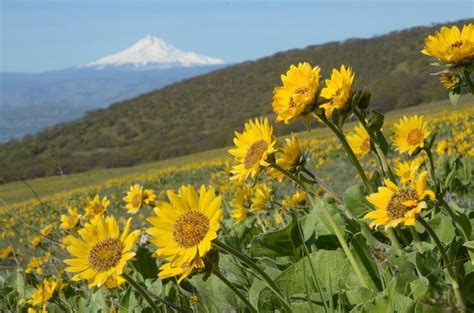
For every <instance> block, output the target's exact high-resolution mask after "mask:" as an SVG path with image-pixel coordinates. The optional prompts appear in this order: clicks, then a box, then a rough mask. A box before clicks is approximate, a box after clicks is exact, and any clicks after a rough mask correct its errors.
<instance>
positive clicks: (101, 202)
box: [86, 195, 110, 216]
mask: <svg viewBox="0 0 474 313" xmlns="http://www.w3.org/2000/svg"><path fill="white" fill-rule="evenodd" d="M109 204H110V201H109V200H108V199H107V197H103V198H102V199H100V197H99V196H98V195H96V196H95V197H94V198H93V199H92V200H90V201H89V203H88V204H87V207H86V216H94V215H100V214H102V213H104V212H105V210H106V209H107V207H108V206H109Z"/></svg>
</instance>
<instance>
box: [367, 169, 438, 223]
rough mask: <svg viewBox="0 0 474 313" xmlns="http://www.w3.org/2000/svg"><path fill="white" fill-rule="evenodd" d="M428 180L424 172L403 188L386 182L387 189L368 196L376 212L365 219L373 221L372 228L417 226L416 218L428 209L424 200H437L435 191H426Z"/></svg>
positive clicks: (426, 173) (381, 188) (382, 188)
mask: <svg viewBox="0 0 474 313" xmlns="http://www.w3.org/2000/svg"><path fill="white" fill-rule="evenodd" d="M414 175H415V174H413V176H414ZM427 178H428V172H426V171H425V172H422V173H421V174H420V175H419V176H418V178H417V179H415V176H414V177H413V179H412V180H410V183H409V184H407V185H404V186H403V187H402V188H399V187H398V186H397V185H395V184H394V183H392V182H391V181H389V180H385V185H386V187H379V188H378V192H377V193H373V194H371V195H369V196H367V200H368V201H369V202H370V203H371V204H373V205H374V206H375V209H376V210H375V211H371V212H369V213H367V214H366V215H365V216H364V219H370V220H373V221H372V223H371V224H370V226H371V227H376V226H379V225H385V227H386V228H387V227H396V226H398V225H399V224H404V225H406V226H413V225H415V220H416V216H417V215H418V214H419V213H420V211H421V210H422V209H425V208H426V207H427V205H426V202H425V201H423V199H424V198H425V197H429V198H430V199H432V200H434V199H435V194H434V193H433V191H431V190H428V189H426V180H427Z"/></svg>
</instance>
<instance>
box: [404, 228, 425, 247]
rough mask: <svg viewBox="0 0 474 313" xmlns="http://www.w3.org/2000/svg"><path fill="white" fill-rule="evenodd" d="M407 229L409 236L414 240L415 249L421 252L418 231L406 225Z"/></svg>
mask: <svg viewBox="0 0 474 313" xmlns="http://www.w3.org/2000/svg"><path fill="white" fill-rule="evenodd" d="M408 229H409V230H410V233H411V236H412V237H413V241H414V242H415V247H416V249H417V250H418V252H420V253H422V252H423V247H422V246H421V240H420V237H419V236H418V233H417V232H416V230H415V228H413V227H408Z"/></svg>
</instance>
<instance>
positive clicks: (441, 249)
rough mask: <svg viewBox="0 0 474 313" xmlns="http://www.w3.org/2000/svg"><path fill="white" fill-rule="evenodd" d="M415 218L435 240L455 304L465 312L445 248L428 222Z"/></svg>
mask: <svg viewBox="0 0 474 313" xmlns="http://www.w3.org/2000/svg"><path fill="white" fill-rule="evenodd" d="M417 220H418V221H419V222H420V223H421V224H422V225H423V227H424V228H425V229H426V231H427V232H428V234H429V235H430V236H431V238H432V239H433V241H434V242H435V244H436V246H437V247H438V250H439V252H440V254H441V258H442V259H443V263H444V266H445V267H446V269H447V270H448V276H449V279H450V281H451V285H452V287H453V291H454V296H455V297H456V302H457V305H458V307H459V309H460V311H461V313H465V312H466V305H465V303H464V300H463V297H462V294H461V290H460V287H459V283H458V281H457V279H456V274H455V273H454V269H453V267H452V266H451V264H450V262H449V258H448V255H447V254H446V250H445V249H444V247H443V244H442V243H441V241H440V240H439V238H438V236H437V235H436V233H435V232H434V230H433V229H432V228H431V226H430V224H428V222H426V221H425V220H424V219H423V218H422V217H421V216H418V219H417Z"/></svg>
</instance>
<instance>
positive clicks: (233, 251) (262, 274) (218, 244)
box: [212, 240, 292, 312]
mask: <svg viewBox="0 0 474 313" xmlns="http://www.w3.org/2000/svg"><path fill="white" fill-rule="evenodd" d="M212 243H213V244H214V245H215V246H216V247H217V248H219V249H220V250H222V251H224V252H226V253H228V254H231V255H233V256H235V257H236V258H238V259H239V260H241V261H242V262H244V263H245V264H247V265H248V266H249V267H250V268H252V269H253V270H254V271H256V272H257V273H258V274H259V275H260V277H261V278H262V279H263V280H264V281H265V282H266V283H267V286H268V288H270V290H271V291H273V293H274V294H275V295H276V296H277V297H278V299H279V300H280V302H281V303H282V305H283V307H284V309H285V311H286V312H292V310H291V306H290V305H289V304H288V302H286V300H285V298H284V297H283V294H282V293H281V291H280V289H279V288H278V286H277V285H276V284H275V282H273V280H272V279H271V278H270V276H268V274H267V273H265V271H263V270H262V269H261V268H260V267H259V266H258V265H257V264H255V262H254V261H252V259H250V258H249V257H248V256H246V255H245V254H243V253H242V252H240V251H238V250H236V249H234V248H232V247H230V246H228V245H226V244H225V243H223V242H221V241H219V240H214V241H213V242H212Z"/></svg>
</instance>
